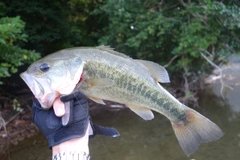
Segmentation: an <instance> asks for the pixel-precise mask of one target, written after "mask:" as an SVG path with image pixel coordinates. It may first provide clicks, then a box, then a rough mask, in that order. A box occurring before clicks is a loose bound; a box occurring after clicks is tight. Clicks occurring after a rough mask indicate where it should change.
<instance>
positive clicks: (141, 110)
mask: <svg viewBox="0 0 240 160" xmlns="http://www.w3.org/2000/svg"><path fill="white" fill-rule="evenodd" d="M128 107H129V108H130V109H131V110H132V111H133V112H135V113H136V114H137V115H139V116H140V117H141V118H143V119H144V120H152V119H153V118H154V115H153V113H152V111H151V110H150V109H148V108H145V107H138V106H131V105H128Z"/></svg>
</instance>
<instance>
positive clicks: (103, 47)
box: [96, 45, 132, 59]
mask: <svg viewBox="0 0 240 160" xmlns="http://www.w3.org/2000/svg"><path fill="white" fill-rule="evenodd" d="M96 48H97V49H100V50H102V51H107V52H109V53H111V54H114V55H116V56H119V57H122V58H126V59H132V58H131V57H129V56H127V55H125V54H123V53H120V52H117V51H114V49H113V48H111V47H109V46H104V45H102V46H98V47H96Z"/></svg>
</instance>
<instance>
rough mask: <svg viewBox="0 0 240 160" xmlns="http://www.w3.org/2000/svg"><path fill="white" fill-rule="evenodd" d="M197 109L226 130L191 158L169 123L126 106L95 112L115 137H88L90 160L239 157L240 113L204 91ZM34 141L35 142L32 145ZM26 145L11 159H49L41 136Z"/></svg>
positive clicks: (226, 159) (95, 118)
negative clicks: (116, 133)
mask: <svg viewBox="0 0 240 160" xmlns="http://www.w3.org/2000/svg"><path fill="white" fill-rule="evenodd" d="M199 105H200V108H195V109H196V110H197V111H199V112H200V113H202V114H203V115H205V116H206V117H208V118H209V119H211V120H212V121H213V122H214V123H216V124H217V125H218V126H219V127H220V128H221V129H222V130H223V132H224V133H225V135H224V136H223V137H222V138H221V139H219V140H217V141H214V142H211V143H207V144H202V145H200V147H199V149H198V150H197V151H196V152H195V153H194V154H193V155H191V156H190V157H187V156H185V155H184V153H183V151H182V149H181V147H180V146H179V144H178V142H177V139H176V137H175V135H174V132H173V130H172V127H171V124H170V122H169V121H168V120H167V119H166V118H165V117H164V116H162V115H160V114H158V113H156V112H155V113H154V114H155V118H154V119H153V120H151V121H144V120H142V119H141V118H139V117H138V116H137V115H136V114H135V113H133V112H131V111H130V110H128V109H122V110H120V111H117V112H110V111H107V112H103V113H101V114H96V115H94V116H93V117H92V118H93V121H94V123H97V124H100V125H104V126H111V127H115V128H116V129H117V130H118V131H119V132H120V134H121V136H120V137H118V138H109V137H104V136H97V137H95V138H93V139H91V140H90V144H89V146H90V154H91V160H103V159H104V160H165V159H166V160H237V159H240V126H239V124H240V116H239V113H236V112H234V110H232V109H231V107H230V106H229V105H228V104H227V101H226V100H225V101H224V100H223V99H222V98H220V97H217V96H215V95H213V94H212V93H211V92H207V91H206V92H203V93H202V94H201V96H200V100H199ZM33 142H34V144H33ZM26 143H28V144H31V145H28V147H24V146H23V147H22V148H21V149H19V150H17V151H15V152H13V153H10V158H11V160H18V159H19V157H21V159H26V160H46V159H51V151H50V150H49V149H48V147H47V143H46V141H45V139H44V138H43V136H42V135H38V136H36V137H33V138H32V139H31V140H30V142H29V141H25V142H23V144H26Z"/></svg>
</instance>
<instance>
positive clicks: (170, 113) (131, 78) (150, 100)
mask: <svg viewBox="0 0 240 160" xmlns="http://www.w3.org/2000/svg"><path fill="white" fill-rule="evenodd" d="M94 53H95V52H94ZM81 54H82V55H83V54H84V55H85V53H84V52H83V53H81ZM104 54H109V53H105V52H98V53H97V52H96V53H95V54H94V59H92V60H91V61H88V60H87V59H86V64H85V66H84V70H85V71H86V72H87V74H88V75H87V76H88V77H89V79H95V78H110V79H112V80H114V81H115V82H116V86H115V87H114V86H113V87H110V88H103V89H101V90H99V89H95V90H94V91H89V92H91V93H87V91H88V89H87V88H83V89H81V87H80V90H81V91H82V92H83V93H84V94H86V95H88V94H93V92H95V93H94V95H96V96H99V94H102V95H105V96H102V97H101V98H102V99H107V100H113V101H116V102H119V103H123V104H127V105H128V104H129V102H131V103H130V104H129V105H131V104H134V105H138V106H142V107H146V106H147V107H149V108H151V109H152V110H154V111H156V112H159V113H162V114H164V115H165V116H167V117H168V118H169V119H171V120H173V121H177V120H179V119H178V118H179V117H181V118H182V116H181V115H183V114H184V112H183V109H182V108H181V104H180V103H178V102H177V101H173V100H172V99H169V96H165V95H166V93H165V91H164V89H163V88H160V87H159V86H158V85H157V84H156V82H155V81H154V80H153V79H152V77H151V76H149V75H147V76H148V78H144V77H143V76H142V75H143V74H141V73H140V74H139V73H136V70H140V71H141V70H143V71H144V75H146V71H145V69H141V68H142V66H140V65H138V64H135V65H132V64H131V59H124V58H121V57H120V58H118V59H117V58H116V56H115V55H111V56H110V55H108V59H106V58H105V56H104ZM79 56H80V55H79ZM80 57H81V58H82V59H83V60H84V56H80ZM103 57H104V58H103ZM116 59H117V60H116ZM87 61H88V62H87ZM106 71H107V72H106ZM149 77H150V78H149ZM149 79H150V81H149ZM106 95H108V96H106ZM154 95H155V96H154ZM110 96H111V99H110ZM113 97H115V98H113ZM170 98H171V97H170ZM176 105H177V107H178V108H177V109H176ZM179 115H180V116H179Z"/></svg>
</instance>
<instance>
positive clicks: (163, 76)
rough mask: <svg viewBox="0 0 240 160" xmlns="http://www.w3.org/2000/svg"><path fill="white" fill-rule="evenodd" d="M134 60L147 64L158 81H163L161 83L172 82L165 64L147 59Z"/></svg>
mask: <svg viewBox="0 0 240 160" xmlns="http://www.w3.org/2000/svg"><path fill="white" fill-rule="evenodd" d="M134 61H136V62H138V63H140V64H141V65H143V66H145V67H146V68H147V69H148V71H149V72H150V73H151V74H152V76H153V78H154V79H155V80H156V81H157V82H161V83H169V82H170V80H169V76H168V72H167V70H166V69H165V68H164V67H163V66H160V65H159V64H157V63H154V62H151V61H146V60H140V59H134Z"/></svg>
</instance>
